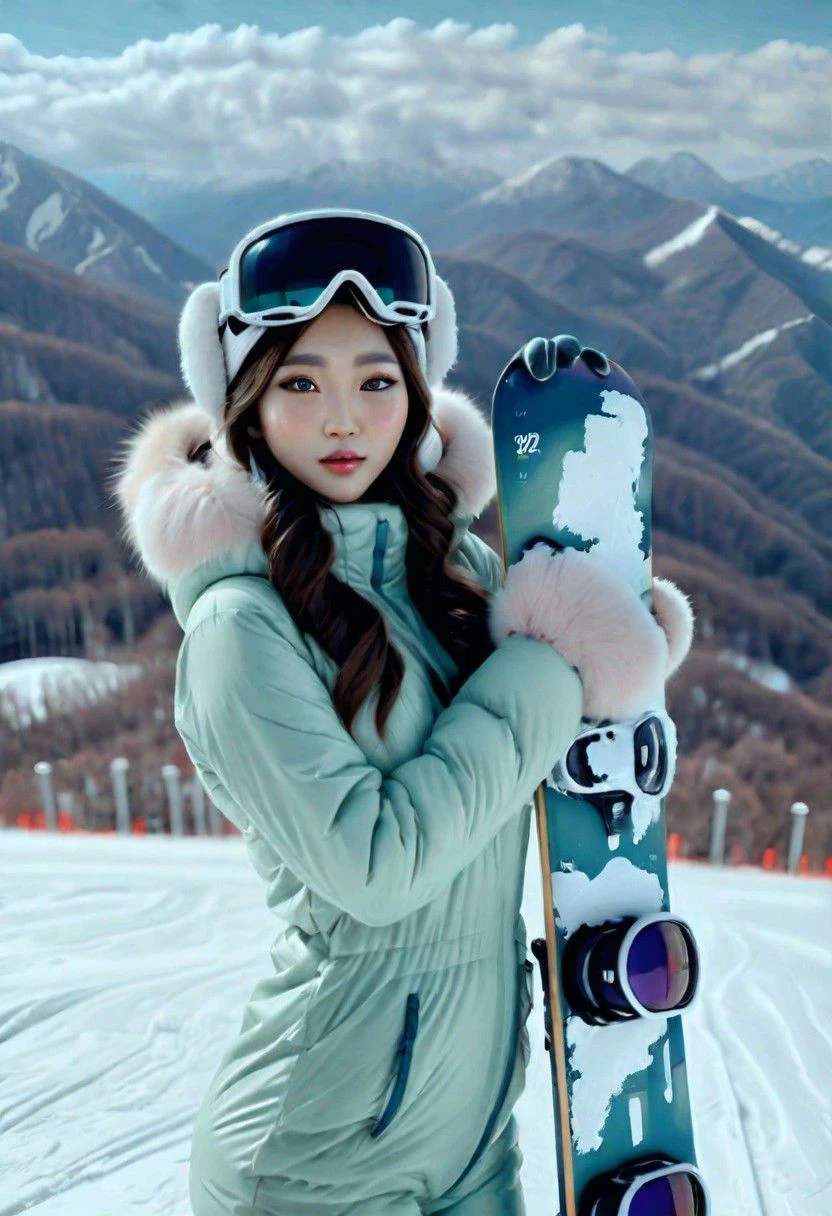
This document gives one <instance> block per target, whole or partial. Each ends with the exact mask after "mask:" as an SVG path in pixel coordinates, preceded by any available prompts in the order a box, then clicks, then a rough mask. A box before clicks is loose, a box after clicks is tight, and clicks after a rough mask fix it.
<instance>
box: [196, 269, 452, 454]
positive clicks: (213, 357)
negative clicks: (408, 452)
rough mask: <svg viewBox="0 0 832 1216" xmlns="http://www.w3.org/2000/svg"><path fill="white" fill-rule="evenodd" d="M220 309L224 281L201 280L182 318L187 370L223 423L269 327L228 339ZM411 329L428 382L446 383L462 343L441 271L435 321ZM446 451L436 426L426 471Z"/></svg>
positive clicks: (426, 442)
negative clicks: (234, 384) (228, 401)
mask: <svg viewBox="0 0 832 1216" xmlns="http://www.w3.org/2000/svg"><path fill="white" fill-rule="evenodd" d="M219 312H220V288H219V283H218V282H211V283H200V284H199V285H198V286H197V287H195V288H194V290H193V291H192V292H191V294H190V295H189V296H188V299H187V300H186V301H185V306H184V308H183V309H182V314H181V316H180V318H179V355H180V363H181V367H182V375H183V377H184V379H185V383H186V384H187V386H188V388H189V389H190V391H191V393H192V394H193V397H194V400H195V401H196V403H197V405H199V406H200V408H201V409H203V410H205V412H206V413H208V414H210V415H211V417H212V418H213V419H214V421H215V422H216V425H217V426H218V427H219V426H220V425H221V424H222V421H223V411H224V407H225V397H226V393H227V390H228V385H229V384H230V382H231V379H232V378H233V376H234V375H235V374H236V372H237V371H238V370H239V368H240V367H241V366H242V363H243V360H244V358H245V356H246V355H247V354H248V352H249V350H250V349H251V348H252V347H253V346H254V343H255V342H256V341H257V339H258V338H259V337H260V335H261V333H262V332H263V331H264V329H265V327H264V326H247V327H246V330H244V331H243V332H242V333H240V334H239V335H237V336H236V337H235V336H234V335H233V334H231V333H230V331H229V329H228V326H226V327H225V334H224V335H223V339H220V333H219ZM407 328H408V333H409V334H410V335H411V338H412V339H413V340H414V346H415V347H416V352H417V355H419V356H420V359H419V361H420V364H421V366H422V368H423V371H424V373H425V379H426V380H427V382H428V386H429V387H432V386H434V385H441V384H442V382H443V381H444V379H445V376H446V375H447V374H448V372H449V371H450V369H451V368H452V367H453V365H454V363H455V362H456V357H457V354H458V351H459V342H458V337H457V324H456V306H455V304H454V297H453V295H452V294H451V289H450V287H449V286H448V284H447V283H446V282H445V281H444V279H441V278H440V277H439V275H438V274H437V275H436V312H435V314H434V316H433V319H432V320H431V321H427V322H425V326H424V328H425V330H426V331H427V332H426V333H425V334H424V337H423V336H422V334H421V333H420V334H419V335H418V337H416V336H415V335H414V333H413V330H412V327H411V326H408V327H407ZM249 331H254V332H253V333H250V332H249ZM421 346H423V347H424V351H423V352H422V351H421V350H420V347H421ZM441 456H442V441H441V439H440V436H439V433H438V431H437V429H436V427H435V426H433V427H431V429H430V430H429V431H428V433H427V434H426V436H425V438H424V439H423V440H422V445H421V448H420V450H419V459H420V463H421V465H422V468H423V469H425V470H426V471H431V470H433V469H435V468H436V465H437V464H438V463H439V460H440V458H441Z"/></svg>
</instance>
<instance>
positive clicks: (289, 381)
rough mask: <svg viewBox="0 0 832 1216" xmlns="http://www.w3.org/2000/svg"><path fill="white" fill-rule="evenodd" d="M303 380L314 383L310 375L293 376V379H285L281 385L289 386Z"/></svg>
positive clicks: (283, 386) (282, 386)
mask: <svg viewBox="0 0 832 1216" xmlns="http://www.w3.org/2000/svg"><path fill="white" fill-rule="evenodd" d="M301 380H305V381H306V383H307V384H311V383H312V381H311V380H310V379H309V377H308V376H292V379H291V380H284V381H283V382H282V384H281V385H280V387H281V388H289V386H290V385H292V384H298V383H299V382H300V381H301Z"/></svg>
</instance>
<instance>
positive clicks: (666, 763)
mask: <svg viewBox="0 0 832 1216" xmlns="http://www.w3.org/2000/svg"><path fill="white" fill-rule="evenodd" d="M675 773H676V728H675V726H674V723H673V719H672V718H671V717H670V716H669V715H668V714H666V713H664V712H662V711H659V710H651V711H650V712H649V713H647V714H642V715H639V716H638V717H636V718H629V719H626V720H624V721H621V722H611V721H610V720H609V719H607V718H603V719H601V721H600V722H597V723H595V724H594V725H592V726H589V727H587V728H586V729H585V730H583V731H581V733H580V734H579V735H577V736H576V737H575V739H573V741H572V743H571V744H570V746H569V748H568V749H567V751H566V753H565V754H564V755H563V756H562V757H561V759H560V760H559V761H558V762H557V764H556V765H555V767H554V769H553V770H552V777H551V779H552V784H553V785H554V787H555V788H556V789H557V790H559V791H560V792H561V793H562V794H565V795H566V796H567V797H568V798H577V799H580V800H581V801H583V802H589V803H590V804H591V805H592V806H594V807H595V809H596V810H597V811H598V813H599V814H600V815H601V818H602V819H603V821H604V827H605V828H606V832H607V836H608V837H612V836H619V835H621V833H622V832H624V831H626V830H628V829H629V827H630V823H631V816H632V811H633V804H634V802H635V801H636V799H641V798H652V799H656V798H658V799H661V798H663V797H664V796H665V794H666V793H667V791H668V790H669V789H670V786H671V785H672V783H673V778H674V776H675Z"/></svg>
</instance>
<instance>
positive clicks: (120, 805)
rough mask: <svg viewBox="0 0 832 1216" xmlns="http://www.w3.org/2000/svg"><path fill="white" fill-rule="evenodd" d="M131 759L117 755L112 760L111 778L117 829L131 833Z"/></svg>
mask: <svg viewBox="0 0 832 1216" xmlns="http://www.w3.org/2000/svg"><path fill="white" fill-rule="evenodd" d="M129 768H130V761H129V760H128V759H127V757H126V756H116V757H115V759H113V760H111V761H110V780H111V781H112V783H113V798H114V799H115V804H116V831H117V832H121V833H123V834H124V835H126V836H129V835H130V799H129V797H128V795H127V770H128V769H129Z"/></svg>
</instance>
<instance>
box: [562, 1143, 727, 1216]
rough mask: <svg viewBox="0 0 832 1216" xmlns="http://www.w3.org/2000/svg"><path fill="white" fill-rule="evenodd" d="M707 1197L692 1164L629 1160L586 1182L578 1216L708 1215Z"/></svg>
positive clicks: (703, 1180) (708, 1200) (706, 1189)
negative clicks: (625, 1163)
mask: <svg viewBox="0 0 832 1216" xmlns="http://www.w3.org/2000/svg"><path fill="white" fill-rule="evenodd" d="M709 1211H710V1197H709V1194H708V1188H707V1185H706V1183H705V1179H704V1178H703V1176H702V1174H700V1172H699V1170H698V1169H696V1167H695V1166H693V1165H690V1164H687V1163H685V1162H680V1161H670V1160H668V1159H667V1158H664V1157H646V1158H644V1159H643V1160H641V1161H633V1162H629V1163H628V1164H627V1165H622V1166H619V1168H618V1169H616V1170H611V1171H610V1172H609V1173H607V1174H602V1175H600V1176H599V1177H598V1178H593V1180H592V1181H591V1182H590V1183H588V1184H587V1186H586V1188H585V1189H584V1192H583V1194H582V1196H581V1204H580V1214H579V1216H708V1213H709Z"/></svg>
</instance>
